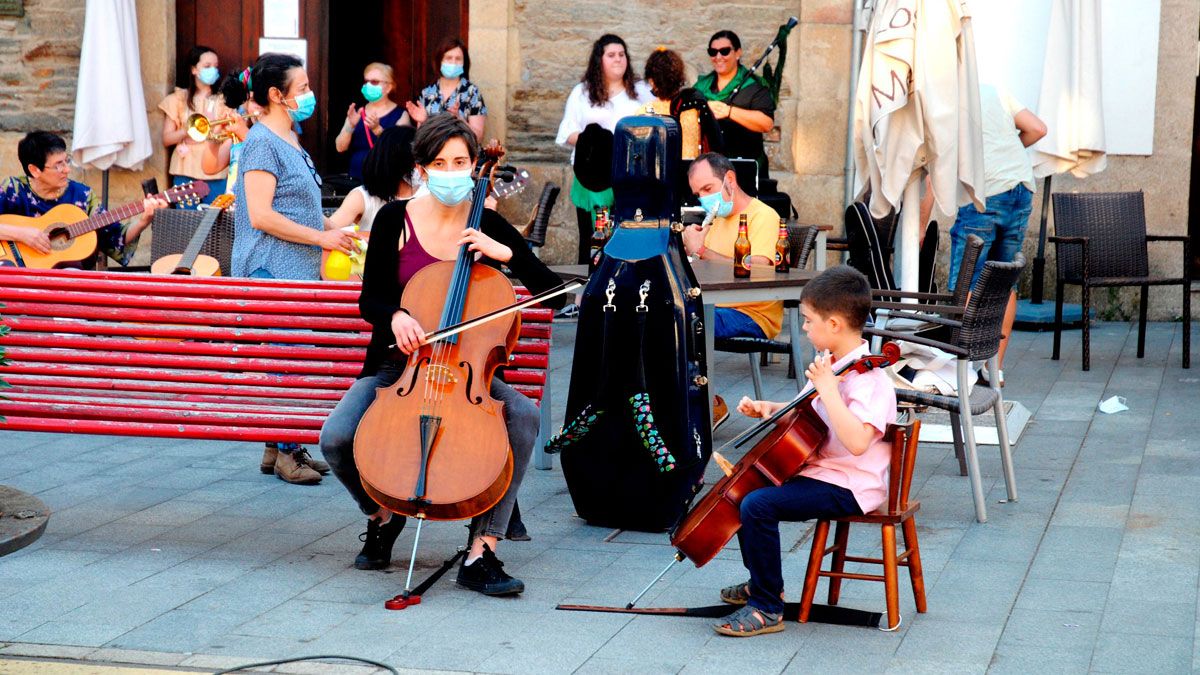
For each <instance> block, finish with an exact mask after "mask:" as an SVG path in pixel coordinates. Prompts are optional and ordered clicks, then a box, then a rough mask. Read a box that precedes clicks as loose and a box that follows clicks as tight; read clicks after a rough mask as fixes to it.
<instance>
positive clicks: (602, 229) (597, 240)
mask: <svg viewBox="0 0 1200 675" xmlns="http://www.w3.org/2000/svg"><path fill="white" fill-rule="evenodd" d="M606 243H608V213H607V209H605V208H604V207H603V206H597V207H596V222H595V224H594V226H593V228H592V241H591V246H590V249H589V255H588V271H589V272H595V271H596V264H597V263H598V262H599V261H600V252H601V251H603V250H604V245H605V244H606Z"/></svg>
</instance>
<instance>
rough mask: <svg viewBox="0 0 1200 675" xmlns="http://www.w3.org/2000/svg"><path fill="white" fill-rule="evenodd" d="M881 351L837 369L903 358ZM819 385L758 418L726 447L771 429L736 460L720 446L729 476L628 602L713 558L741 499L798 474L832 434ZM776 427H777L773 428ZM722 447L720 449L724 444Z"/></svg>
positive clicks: (685, 522)
mask: <svg viewBox="0 0 1200 675" xmlns="http://www.w3.org/2000/svg"><path fill="white" fill-rule="evenodd" d="M882 351H883V353H882V354H879V355H875V354H872V355H868V356H864V357H863V358H861V359H858V360H857V361H854V362H852V363H849V364H847V365H846V366H845V367H843V368H841V369H840V370H838V372H837V374H838V375H842V374H844V373H849V372H855V373H863V372H866V371H869V370H873V369H875V368H885V367H887V366H890V365H892V364H893V363H895V362H896V361H898V360H899V358H900V348H899V346H897V345H896V344H895V343H892V342H889V343H887V344H885V345H884V346H883V349H882ZM815 396H816V390H815V389H809V390H808V392H807V393H805V394H804V395H802V396H798V397H797V398H796V399H795V400H793V401H791V402H790V403H788V404H787V405H786V406H784V407H783V408H781V409H780V410H779V411H778V412H776V413H775V414H774V415H772V416H771V417H769V418H767V419H765V420H763V421H762V422H759V423H758V424H756V425H755V426H753V427H751V428H750V429H748V430H747V431H745V432H743V433H742V434H741V435H739V436H738V437H737V438H735V439H733V440H732V441H730V442H729V443H727V444H726V445H725V446H724V447H730V446H732V447H733V448H740V447H742V446H744V445H745V444H746V443H748V442H749V441H750V440H751V439H752V438H754V437H755V436H758V435H759V434H760V433H762V432H763V431H765V430H767V429H770V433H768V434H767V435H766V436H765V437H764V438H763V439H762V440H760V441H759V442H758V443H756V444H755V445H754V447H753V448H751V449H750V450H749V451H748V452H747V453H746V455H745V456H744V457H742V459H741V460H739V461H738V462H737V464H734V465H730V464H729V462H727V461H725V460H724V458H723V457H721V455H720V454H719V453H718V452H713V458H714V459H715V460H716V462H717V463H718V464H719V465H721V468H722V470H723V471H724V473H725V476H724V477H723V478H721V480H720V481H718V482H717V484H716V485H713V487H712V489H711V490H709V491H708V492H707V493H706V494H705V495H704V497H702V498H701V499H700V501H699V502H697V503H696V505H695V506H693V507H692V508H691V509H690V510H689V511H688V512H687V514H686V515H684V517H683V519H682V520H681V521H680V522H679V525H677V526H676V527H675V529H674V531H673V532H672V533H671V545H672V546H674V547H675V551H676V553H675V557H674V559H672V560H671V563H670V564H669V565H667V568H666V569H664V570H663V571H662V573H661V574H659V575H658V577H656V578H655V580H654V581H652V582H650V585H649V586H647V587H646V588H645V590H643V591H642V592H641V593H639V594H638V596H637V597H636V598H634V599H633V601H632V602H630V603H629V604H628V605H626V608H627V609H631V608H632V607H633V606H634V604H636V603H637V601H638V600H640V599H641V598H642V596H643V595H645V593H646V591H648V590H649V589H650V588H651V586H653V585H654V584H655V583H656V582H657V581H658V580H659V579H661V578H662V577H663V575H664V574H666V573H667V570H669V569H671V566H673V565H674V564H675V563H676V562H680V561H682V560H684V559H685V558H686V559H688V560H691V561H692V563H694V564H695V565H696V567H703V566H704V565H706V564H707V563H708V562H709V561H710V560H712V559H713V558H714V557H716V555H717V554H718V553H720V552H721V549H723V548H725V545H726V544H728V543H729V540H730V539H732V538H733V535H735V534H737V531H738V530H739V529H740V528H741V526H742V523H741V504H742V499H744V498H745V497H746V495H748V494H750V493H751V492H754V491H755V490H757V489H759V488H763V487H769V486H772V485H780V484H782V483H783V482H784V481H787V480H789V479H791V478H792V477H794V476H795V475H796V474H797V473H798V472H799V471H800V467H802V466H803V465H804V463H805V462H807V461H808V460H809V458H811V457H812V456H813V454H814V453H816V451H817V450H818V449H820V447H821V446H822V445H823V444H824V443H825V439H826V438H828V436H829V428H828V427H827V426H826V425H825V423H824V422H823V421H821V418H820V416H818V415H817V412H816V410H814V409H813V405H812V404H813V398H814V397H815ZM772 427H773V428H772ZM724 447H723V448H722V449H724Z"/></svg>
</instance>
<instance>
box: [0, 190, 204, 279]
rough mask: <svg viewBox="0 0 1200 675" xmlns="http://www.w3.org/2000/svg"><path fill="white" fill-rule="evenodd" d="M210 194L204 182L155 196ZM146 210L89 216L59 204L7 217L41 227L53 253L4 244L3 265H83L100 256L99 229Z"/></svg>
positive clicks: (186, 199) (130, 207)
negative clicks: (32, 214) (33, 214)
mask: <svg viewBox="0 0 1200 675" xmlns="http://www.w3.org/2000/svg"><path fill="white" fill-rule="evenodd" d="M206 195H208V184H207V183H205V182H204V181H195V182H192V183H184V184H183V185H178V186H176V187H173V188H171V189H170V190H166V191H164V192H160V193H159V194H156V195H154V197H156V198H158V199H162V200H164V201H166V202H167V203H169V204H190V205H194V204H197V203H199V201H200V200H201V199H203V198H204V197H205V196H206ZM144 210H145V207H144V206H143V205H142V202H140V201H139V202H134V203H132V204H126V205H124V206H119V207H117V208H115V209H112V210H111V211H105V212H104V213H98V214H96V215H94V216H91V217H90V218H89V217H88V215H87V213H86V212H84V210H83V209H81V208H79V207H78V206H75V205H73V204H59V205H58V206H56V207H54V208H52V209H50V210H49V211H47V212H46V213H44V214H42V215H40V216H37V217H34V218H30V217H26V216H15V215H3V216H0V223H2V224H4V225H16V226H18V227H31V228H37V229H39V230H41V231H43V232H45V233H46V236H47V237H49V238H50V252H49V253H38V252H37V251H35V250H33V249H32V248H29V247H28V246H26V245H25V244H19V243H17V242H15V241H0V266H10V267H11V266H15V267H35V268H38V269H50V268H53V267H58V266H60V265H64V264H71V263H80V262H83V261H84V260H87V259H88V258H90V257H92V256H93V255H95V253H96V230H99V229H100V228H102V227H107V226H109V225H112V224H113V223H117V222H120V221H122V220H125V219H126V218H132V217H133V216H136V215H138V214H139V213H141V212H142V211H144Z"/></svg>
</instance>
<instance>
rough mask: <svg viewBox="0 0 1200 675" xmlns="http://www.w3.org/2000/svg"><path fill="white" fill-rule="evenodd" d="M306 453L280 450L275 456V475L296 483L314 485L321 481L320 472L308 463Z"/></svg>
mask: <svg viewBox="0 0 1200 675" xmlns="http://www.w3.org/2000/svg"><path fill="white" fill-rule="evenodd" d="M306 456H307V453H304V454H302V453H300V452H281V453H279V455H278V456H277V457H276V458H275V475H276V476H279V478H280V479H281V480H285V481H287V482H289V483H295V484H297V485H316V484H317V483H320V482H321V474H319V473H317V470H316V469H314V468H312V467H311V466H309V465H308V462H307V461H306V459H305V458H306Z"/></svg>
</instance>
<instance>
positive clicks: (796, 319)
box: [787, 307, 804, 393]
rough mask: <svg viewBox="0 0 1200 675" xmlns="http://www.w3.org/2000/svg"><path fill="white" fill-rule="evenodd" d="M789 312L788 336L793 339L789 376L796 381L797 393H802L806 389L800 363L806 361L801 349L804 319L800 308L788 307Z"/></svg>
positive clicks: (789, 360)
mask: <svg viewBox="0 0 1200 675" xmlns="http://www.w3.org/2000/svg"><path fill="white" fill-rule="evenodd" d="M787 312H788V337H789V338H790V339H791V341H792V356H791V358H790V359H788V377H790V378H792V379H793V380H795V381H796V393H800V392H801V391H802V390H803V389H804V382H803V381H802V380H801V379H800V365H801V364H802V363H804V356H803V355H802V353H801V351H800V350H801V346H800V345H801V342H800V326H801V324H802V323H804V321H803V319H802V318H801V316H800V309H799V308H797V307H788V309H787Z"/></svg>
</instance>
